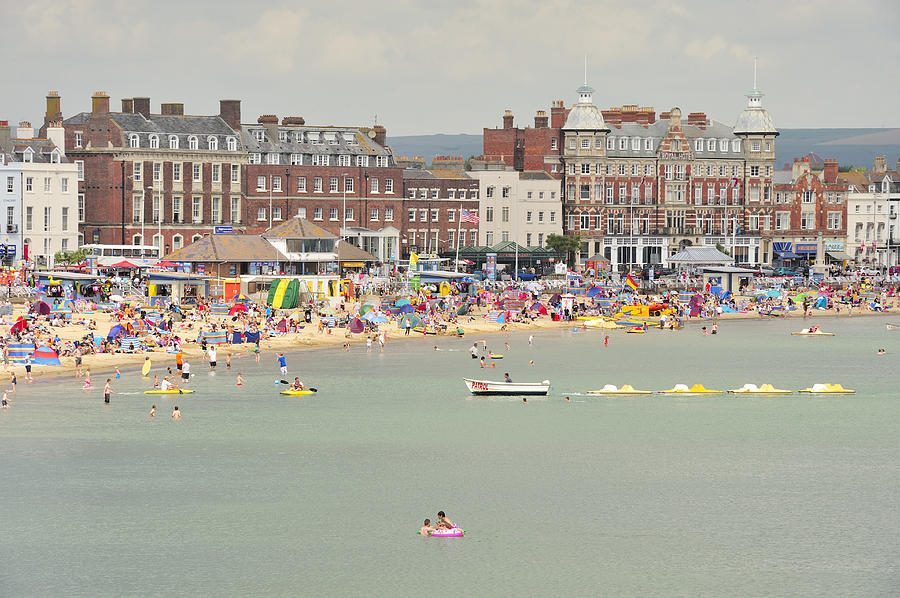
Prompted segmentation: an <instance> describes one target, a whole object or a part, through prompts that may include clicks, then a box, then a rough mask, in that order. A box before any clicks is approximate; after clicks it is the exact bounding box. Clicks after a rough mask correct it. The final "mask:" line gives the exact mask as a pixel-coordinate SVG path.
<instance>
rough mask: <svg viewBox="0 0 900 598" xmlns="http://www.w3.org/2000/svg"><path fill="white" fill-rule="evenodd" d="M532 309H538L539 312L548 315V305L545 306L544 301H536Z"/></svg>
mask: <svg viewBox="0 0 900 598" xmlns="http://www.w3.org/2000/svg"><path fill="white" fill-rule="evenodd" d="M531 309H536V310H537V312H538V313H539V314H541V315H542V316H546V315H547V306H545V305H544V304H543V303H535V304H534V305H532V306H531Z"/></svg>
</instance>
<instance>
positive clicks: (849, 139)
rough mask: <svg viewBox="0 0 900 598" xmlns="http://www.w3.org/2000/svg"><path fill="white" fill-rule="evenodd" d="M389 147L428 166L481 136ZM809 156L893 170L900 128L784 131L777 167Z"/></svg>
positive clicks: (416, 139)
mask: <svg viewBox="0 0 900 598" xmlns="http://www.w3.org/2000/svg"><path fill="white" fill-rule="evenodd" d="M867 139H871V141H872V142H873V143H872V144H868V143H867ZM895 141H896V142H895ZM886 142H887V143H886ZM388 144H390V145H391V147H393V149H394V155H397V156H422V157H424V158H425V160H426V161H427V162H429V163H430V162H431V160H432V159H433V158H434V156H462V157H463V158H468V157H469V156H478V155H481V152H482V143H481V135H465V134H459V135H444V134H439V135H410V136H405V137H388ZM809 153H814V154H816V155H818V156H819V157H821V158H834V159H836V160H837V161H838V162H839V163H840V164H841V165H842V166H849V165H853V166H865V167H869V168H870V167H871V166H872V162H873V161H874V159H875V156H887V161H888V166H889V167H894V166H895V165H896V163H897V159H898V158H900V129H784V130H782V131H781V135H779V136H778V140H777V141H776V143H775V164H776V167H777V168H781V166H782V164H784V163H790V162H792V161H793V159H794V158H799V157H801V156H805V155H807V154H809Z"/></svg>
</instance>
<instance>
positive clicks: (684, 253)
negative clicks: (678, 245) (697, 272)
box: [668, 247, 734, 266]
mask: <svg viewBox="0 0 900 598" xmlns="http://www.w3.org/2000/svg"><path fill="white" fill-rule="evenodd" d="M668 262H669V263H670V264H681V265H685V266H726V265H729V264H732V263H734V258H732V257H731V256H730V255H726V254H724V253H722V252H721V251H719V250H718V249H716V248H715V247H686V248H684V249H682V250H681V251H679V252H678V253H676V254H675V255H673V256H672V257H670V258H669V259H668Z"/></svg>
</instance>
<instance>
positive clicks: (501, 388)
mask: <svg viewBox="0 0 900 598" xmlns="http://www.w3.org/2000/svg"><path fill="white" fill-rule="evenodd" d="M463 380H465V382H466V386H467V387H468V389H469V392H471V393H472V394H473V395H546V394H547V393H548V392H550V381H549V380H544V381H543V382H503V381H502V380H501V381H500V382H495V381H492V380H473V379H472V378H463Z"/></svg>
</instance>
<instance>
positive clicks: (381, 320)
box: [367, 314, 390, 324]
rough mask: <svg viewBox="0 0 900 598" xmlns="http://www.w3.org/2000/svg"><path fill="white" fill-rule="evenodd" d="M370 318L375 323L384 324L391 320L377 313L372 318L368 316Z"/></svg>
mask: <svg viewBox="0 0 900 598" xmlns="http://www.w3.org/2000/svg"><path fill="white" fill-rule="evenodd" d="M367 315H368V314H367ZM368 320H369V321H370V322H372V323H373V324H384V323H385V322H390V320H389V319H388V318H385V317H384V316H381V315H377V314H376V315H375V316H373V317H371V318H368Z"/></svg>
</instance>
